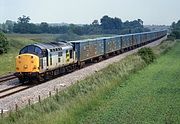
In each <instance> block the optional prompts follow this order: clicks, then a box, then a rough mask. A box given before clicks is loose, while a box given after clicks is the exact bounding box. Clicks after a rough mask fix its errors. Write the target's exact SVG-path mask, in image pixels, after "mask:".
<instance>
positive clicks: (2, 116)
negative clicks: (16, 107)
mask: <svg viewBox="0 0 180 124" xmlns="http://www.w3.org/2000/svg"><path fill="white" fill-rule="evenodd" d="M1 118H3V109H1Z"/></svg>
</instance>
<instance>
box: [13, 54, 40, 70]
mask: <svg viewBox="0 0 180 124" xmlns="http://www.w3.org/2000/svg"><path fill="white" fill-rule="evenodd" d="M16 72H20V73H21V72H29V73H33V72H39V57H38V56H36V55H33V54H21V55H18V56H17V57H16Z"/></svg>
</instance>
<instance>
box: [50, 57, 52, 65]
mask: <svg viewBox="0 0 180 124" xmlns="http://www.w3.org/2000/svg"><path fill="white" fill-rule="evenodd" d="M50 65H52V54H50Z"/></svg>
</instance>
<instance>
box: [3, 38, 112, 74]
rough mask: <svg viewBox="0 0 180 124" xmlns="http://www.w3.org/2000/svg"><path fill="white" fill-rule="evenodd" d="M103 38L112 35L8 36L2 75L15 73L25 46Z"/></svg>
mask: <svg viewBox="0 0 180 124" xmlns="http://www.w3.org/2000/svg"><path fill="white" fill-rule="evenodd" d="M102 36H110V35H84V36H78V35H75V34H6V37H7V38H8V41H9V51H8V53H7V54H3V55H0V65H1V66H0V75H2V74H6V73H8V72H14V71H15V57H16V56H17V55H18V53H19V50H20V49H21V48H23V47H24V46H25V45H28V44H32V43H38V42H51V41H57V40H59V41H61V40H77V39H87V38H96V37H102ZM2 65H3V66H2Z"/></svg>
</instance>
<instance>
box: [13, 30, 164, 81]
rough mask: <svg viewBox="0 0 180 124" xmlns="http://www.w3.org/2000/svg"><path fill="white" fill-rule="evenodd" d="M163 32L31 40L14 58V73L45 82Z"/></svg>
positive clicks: (149, 39)
mask: <svg viewBox="0 0 180 124" xmlns="http://www.w3.org/2000/svg"><path fill="white" fill-rule="evenodd" d="M166 35H167V30H160V31H151V32H142V33H134V34H127V35H115V36H112V37H100V38H95V39H85V40H77V41H60V42H49V43H34V44H30V45H27V46H25V47H23V48H22V49H21V50H20V52H19V55H18V56H17V57H16V72H15V76H17V77H18V79H19V81H20V82H22V83H24V82H27V81H30V82H31V81H39V82H42V81H46V80H49V79H52V78H54V77H58V76H59V75H62V74H65V73H67V72H71V71H73V70H75V69H77V68H82V67H84V66H85V65H86V64H87V63H89V62H94V61H96V62H97V61H101V60H102V59H106V58H108V57H110V56H111V55H115V54H120V53H122V52H124V51H129V50H132V49H135V48H138V47H141V46H143V45H146V44H148V43H151V42H153V41H156V40H158V39H161V38H163V37H165V36H166Z"/></svg>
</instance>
